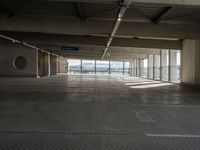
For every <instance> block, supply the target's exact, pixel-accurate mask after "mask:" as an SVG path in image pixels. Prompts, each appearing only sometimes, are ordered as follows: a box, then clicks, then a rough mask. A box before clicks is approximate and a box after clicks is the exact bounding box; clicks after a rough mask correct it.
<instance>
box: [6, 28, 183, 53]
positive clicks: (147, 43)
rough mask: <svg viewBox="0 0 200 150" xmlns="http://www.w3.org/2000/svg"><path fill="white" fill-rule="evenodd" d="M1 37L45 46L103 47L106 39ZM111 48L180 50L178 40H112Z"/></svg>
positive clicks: (10, 33) (22, 34)
mask: <svg viewBox="0 0 200 150" xmlns="http://www.w3.org/2000/svg"><path fill="white" fill-rule="evenodd" d="M2 34H3V35H6V36H9V37H12V38H16V39H19V40H21V41H24V42H27V43H32V44H41V45H42V44H46V45H48V44H49V45H78V46H81V45H94V46H105V44H106V41H107V39H108V38H106V37H96V36H78V35H76V36H73V35H58V34H37V33H16V32H2ZM111 46H115V47H117V46H119V47H137V48H159V49H180V50H181V49H182V41H180V40H155V39H135V38H114V39H113V41H112V43H111Z"/></svg>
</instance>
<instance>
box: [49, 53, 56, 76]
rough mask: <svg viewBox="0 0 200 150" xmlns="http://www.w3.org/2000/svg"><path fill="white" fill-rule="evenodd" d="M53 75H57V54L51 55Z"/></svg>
mask: <svg viewBox="0 0 200 150" xmlns="http://www.w3.org/2000/svg"><path fill="white" fill-rule="evenodd" d="M50 68H51V69H50V71H51V75H57V56H53V55H50Z"/></svg>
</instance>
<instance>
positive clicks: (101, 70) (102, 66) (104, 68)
mask: <svg viewBox="0 0 200 150" xmlns="http://www.w3.org/2000/svg"><path fill="white" fill-rule="evenodd" d="M96 73H97V74H109V61H96Z"/></svg>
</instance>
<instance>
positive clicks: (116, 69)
mask: <svg viewBox="0 0 200 150" xmlns="http://www.w3.org/2000/svg"><path fill="white" fill-rule="evenodd" d="M68 64H69V65H68V72H69V73H71V74H76V73H83V74H119V75H123V74H124V75H128V74H130V62H128V61H127V62H123V61H100V60H75V59H69V60H68Z"/></svg>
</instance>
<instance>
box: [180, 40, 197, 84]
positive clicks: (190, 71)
mask: <svg viewBox="0 0 200 150" xmlns="http://www.w3.org/2000/svg"><path fill="white" fill-rule="evenodd" d="M182 63H183V64H182V67H183V68H182V69H183V70H182V83H183V84H194V85H200V67H199V66H200V40H184V41H183V51H182Z"/></svg>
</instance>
